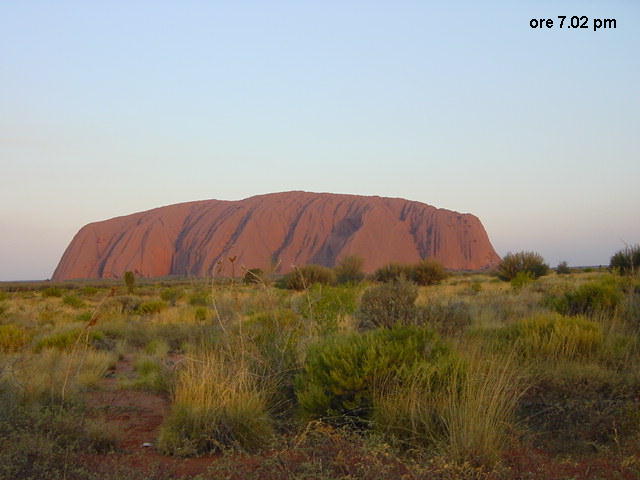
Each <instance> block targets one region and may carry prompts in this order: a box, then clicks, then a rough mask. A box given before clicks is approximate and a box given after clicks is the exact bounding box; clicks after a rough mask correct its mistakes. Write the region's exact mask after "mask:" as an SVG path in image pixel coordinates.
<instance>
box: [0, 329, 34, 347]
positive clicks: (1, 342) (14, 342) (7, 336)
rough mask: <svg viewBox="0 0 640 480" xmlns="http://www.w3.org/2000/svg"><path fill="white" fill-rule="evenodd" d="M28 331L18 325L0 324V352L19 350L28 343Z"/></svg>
mask: <svg viewBox="0 0 640 480" xmlns="http://www.w3.org/2000/svg"><path fill="white" fill-rule="evenodd" d="M30 339H31V336H30V335H29V332H27V330H25V329H24V328H22V327H20V326H18V325H13V324H9V325H0V352H2V353H9V352H16V351H18V350H20V349H21V348H22V347H23V346H24V345H26V344H27V343H29V340H30Z"/></svg>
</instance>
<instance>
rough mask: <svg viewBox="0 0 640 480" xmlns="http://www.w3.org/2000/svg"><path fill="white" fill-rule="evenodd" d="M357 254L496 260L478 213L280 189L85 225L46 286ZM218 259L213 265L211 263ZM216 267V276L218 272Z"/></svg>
mask: <svg viewBox="0 0 640 480" xmlns="http://www.w3.org/2000/svg"><path fill="white" fill-rule="evenodd" d="M348 255H358V256H360V257H362V258H363V259H364V269H365V270H366V271H367V272H371V271H373V270H375V269H376V268H378V267H380V266H382V265H385V264H387V263H389V262H402V263H413V262H417V261H419V260H420V259H423V258H427V257H429V258H434V259H436V260H438V261H440V262H441V263H442V264H443V265H444V266H445V267H447V268H450V269H459V270H480V269H485V268H490V267H492V266H494V265H496V264H497V262H499V260H500V258H499V257H498V255H497V254H496V252H495V250H494V249H493V247H492V246H491V243H490V242H489V238H488V237H487V234H486V232H485V230H484V228H483V226H482V224H481V223H480V220H478V218H477V217H475V216H473V215H471V214H461V213H457V212H453V211H450V210H444V209H439V208H435V207H432V206H430V205H426V204H424V203H419V202H413V201H409V200H403V199H400V198H381V197H365V196H356V195H337V194H330V193H308V192H284V193H272V194H267V195H259V196H255V197H251V198H247V199H244V200H239V201H222V200H204V201H199V202H189V203H180V204H176V205H170V206H166V207H160V208H156V209H153V210H149V211H146V212H139V213H134V214H132V215H127V216H124V217H117V218H112V219H110V220H105V221H102V222H95V223H90V224H88V225H86V226H84V227H83V228H82V229H80V231H79V232H78V233H77V234H76V236H75V237H74V238H73V240H72V241H71V244H69V246H68V247H67V250H66V251H65V253H64V255H63V256H62V259H61V260H60V263H59V264H58V267H57V268H56V270H55V272H54V274H53V279H54V280H68V279H75V278H117V277H121V276H122V275H123V274H124V272H125V271H127V270H131V271H133V272H135V273H136V274H137V275H139V276H145V277H159V276H166V275H193V276H207V275H212V274H214V275H216V276H218V275H227V276H228V275H231V264H230V262H228V261H227V259H228V257H230V256H237V260H236V261H235V265H236V275H238V276H239V275H241V273H242V269H241V267H246V268H254V267H260V268H263V269H264V268H268V267H269V266H270V265H273V264H272V262H274V264H275V265H276V266H277V271H278V272H281V273H284V272H287V271H289V270H291V269H292V268H293V266H294V265H304V264H309V263H316V264H320V265H325V266H333V265H335V264H336V263H337V262H338V261H339V260H340V259H341V258H343V257H345V256H348ZM220 260H224V261H223V262H221V263H220V264H218V262H219V261H220ZM221 266H222V268H224V270H223V271H222V272H221V273H220V272H219V269H220V268H221Z"/></svg>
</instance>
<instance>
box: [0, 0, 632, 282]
mask: <svg viewBox="0 0 640 480" xmlns="http://www.w3.org/2000/svg"><path fill="white" fill-rule="evenodd" d="M557 15H569V16H571V15H587V16H590V17H594V16H606V17H608V18H616V19H617V28H616V29H615V30H607V31H598V32H594V31H590V30H588V31H578V30H575V31H569V30H558V29H552V30H546V29H544V30H533V29H531V28H530V27H529V19H530V18H532V17H536V18H541V17H553V18H556V16H557ZM638 24H640V4H638V3H634V2H630V1H623V0H620V1H612V2H607V3H606V4H601V5H597V4H596V3H595V2H590V3H589V4H585V3H584V2H577V1H573V2H565V3H564V4H563V5H562V6H559V5H558V4H557V3H554V2H550V1H524V2H517V4H514V3H513V2H501V1H492V2H491V1H490V2H483V3H482V4H479V3H478V2H468V1H465V2H457V3H456V4H455V5H451V4H447V5H436V4H428V3H427V2H418V1H414V2H409V1H407V2H376V3H375V4H372V3H371V2H331V1H329V2H323V3H322V4H309V3H306V2H305V3H303V4H301V3H299V2H291V1H277V2H273V3H271V2H270V3H269V4H268V5H267V4H265V3H260V2H248V3H243V4H237V3H236V2H214V3H206V4H205V3H203V2H197V1H185V2H180V3H179V4H178V3H171V2H151V1H140V2H135V4H131V2H111V3H109V4H108V5H106V4H104V5H97V4H93V3H91V4H89V3H87V2H80V1H61V2H56V3H55V4H45V3H41V2H36V1H24V2H19V3H17V2H16V3H5V4H2V5H0V59H2V67H1V68H2V74H1V75H0V86H1V87H2V88H0V111H2V112H3V114H2V116H0V168H1V170H0V171H1V172H2V174H1V175H0V201H1V202H2V206H1V207H0V225H1V226H2V235H0V281H2V280H38V279H46V278H50V277H51V275H52V273H53V270H54V269H55V266H56V265H57V263H58V261H59V260H60V257H61V256H62V254H63V252H64V250H65V248H66V247H67V245H68V244H69V242H70V241H71V239H72V238H73V236H74V235H75V233H76V232H77V231H78V230H79V229H80V228H81V227H82V226H84V225H85V224H87V223H91V222H94V221H99V220H104V219H107V218H112V217H116V216H121V215H127V214H131V213H134V212H138V211H143V210H148V209H152V208H157V207H160V206H163V205H170V204H174V203H180V202H188V201H196V200H205V199H218V200H239V199H242V198H246V197H250V196H254V195H259V194H264V193H273V192H280V191H289V190H305V191H313V192H331V193H346V194H356V195H378V196H384V197H400V198H406V199H409V200H415V201H419V202H423V203H427V204H429V205H433V206H435V207H438V208H446V209H449V210H454V211H459V212H464V213H472V214H474V215H476V216H477V217H478V218H479V219H480V220H481V222H482V223H483V225H484V227H485V229H486V231H487V233H488V235H489V238H490V240H491V242H492V244H493V246H494V248H495V249H496V251H497V252H498V254H499V255H501V256H503V255H504V254H505V253H507V252H509V251H519V250H534V251H537V252H539V253H541V254H542V255H543V256H544V257H545V259H546V260H547V262H548V263H549V264H550V265H552V266H555V265H556V264H557V263H558V262H559V261H561V260H566V261H568V262H569V264H570V265H606V264H608V263H609V257H610V256H611V255H612V254H613V253H614V252H615V251H617V250H620V249H621V248H624V246H625V243H628V244H635V243H639V242H640V222H638V220H637V217H638V207H639V206H640V188H638V186H637V183H638V179H640V160H639V159H640V135H639V134H638V133H639V132H640V122H639V120H640V95H638V93H637V91H638V87H637V86H638V85H639V84H640V62H638V58H639V57H638V53H637V52H638V51H640V33H639V30H638V28H637V26H638Z"/></svg>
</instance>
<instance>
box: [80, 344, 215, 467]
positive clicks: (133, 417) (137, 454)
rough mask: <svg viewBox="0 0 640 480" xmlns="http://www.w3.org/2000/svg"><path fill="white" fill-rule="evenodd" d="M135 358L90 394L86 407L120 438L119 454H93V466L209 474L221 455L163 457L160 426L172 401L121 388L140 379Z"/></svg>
mask: <svg viewBox="0 0 640 480" xmlns="http://www.w3.org/2000/svg"><path fill="white" fill-rule="evenodd" d="M133 365H134V359H133V357H131V356H126V357H125V358H123V359H122V360H120V361H119V362H118V363H117V365H116V368H115V370H114V371H113V372H110V374H109V376H108V377H106V378H105V379H103V381H102V382H101V385H100V386H99V389H98V390H96V391H92V392H88V393H87V394H86V397H85V401H86V404H87V406H88V408H89V412H90V414H91V415H92V416H94V417H96V418H100V419H101V420H103V421H104V422H105V426H106V428H108V429H109V430H111V431H113V432H114V433H115V435H116V437H117V439H118V440H117V444H116V451H115V452H112V453H109V454H105V455H97V454H96V455H89V456H87V457H86V460H87V461H88V462H89V463H90V464H92V465H101V464H103V463H104V464H117V465H119V466H120V467H122V466H123V465H125V466H129V467H131V468H134V469H135V470H136V471H138V472H139V473H144V474H152V473H153V474H154V476H156V475H155V472H162V473H163V474H166V475H168V476H167V478H170V477H193V476H196V475H198V474H201V473H204V472H206V471H207V468H208V467H209V466H210V465H211V464H212V462H214V461H215V460H216V459H217V458H218V456H214V455H210V456H203V457H198V458H179V457H171V456H167V455H162V454H161V453H160V452H158V451H157V450H156V448H155V444H156V441H157V438H158V434H159V433H160V427H161V425H162V422H163V420H164V418H165V416H166V415H167V414H168V412H169V408H170V401H169V398H167V397H166V396H163V395H161V394H158V393H154V392H149V391H144V390H129V389H121V388H120V381H121V380H131V379H134V378H135V376H136V372H135V369H134V366H133Z"/></svg>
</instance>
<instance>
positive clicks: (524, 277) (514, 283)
mask: <svg viewBox="0 0 640 480" xmlns="http://www.w3.org/2000/svg"><path fill="white" fill-rule="evenodd" d="M534 281H535V277H534V276H533V275H532V274H531V272H518V273H516V276H515V277H513V278H512V279H511V282H510V283H511V288H513V289H514V290H515V291H520V290H522V289H523V288H524V287H526V286H527V285H529V284H531V283H533V282H534Z"/></svg>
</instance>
